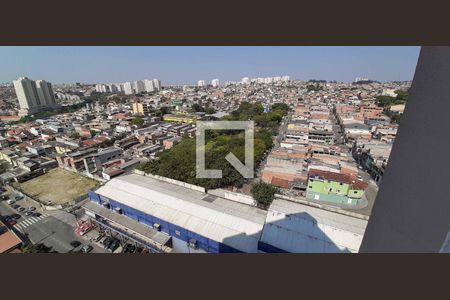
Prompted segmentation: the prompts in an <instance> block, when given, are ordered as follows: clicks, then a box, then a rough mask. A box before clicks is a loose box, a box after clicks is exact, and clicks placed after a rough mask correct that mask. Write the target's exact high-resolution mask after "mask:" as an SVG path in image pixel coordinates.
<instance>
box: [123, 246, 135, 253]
mask: <svg viewBox="0 0 450 300" xmlns="http://www.w3.org/2000/svg"><path fill="white" fill-rule="evenodd" d="M135 250H136V246H135V245H132V244H126V245H125V247H123V251H122V253H133V252H134V251H135Z"/></svg>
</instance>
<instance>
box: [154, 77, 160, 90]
mask: <svg viewBox="0 0 450 300" xmlns="http://www.w3.org/2000/svg"><path fill="white" fill-rule="evenodd" d="M153 86H154V87H155V90H157V91H160V90H161V80H159V79H153Z"/></svg>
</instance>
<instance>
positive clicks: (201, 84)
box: [197, 80, 206, 87]
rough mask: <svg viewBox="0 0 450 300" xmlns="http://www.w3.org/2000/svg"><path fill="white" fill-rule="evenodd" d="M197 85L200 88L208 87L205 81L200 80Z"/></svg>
mask: <svg viewBox="0 0 450 300" xmlns="http://www.w3.org/2000/svg"><path fill="white" fill-rule="evenodd" d="M197 85H198V86H199V87H206V82H205V81H204V80H199V81H198V82H197Z"/></svg>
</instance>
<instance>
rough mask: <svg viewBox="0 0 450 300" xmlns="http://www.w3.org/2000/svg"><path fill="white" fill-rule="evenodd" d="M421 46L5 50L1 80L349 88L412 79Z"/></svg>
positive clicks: (0, 54)
mask: <svg viewBox="0 0 450 300" xmlns="http://www.w3.org/2000/svg"><path fill="white" fill-rule="evenodd" d="M418 54H419V47H404V46H403V47H392V46H386V47H385V46H382V47H381V46H380V47H341V46H340V47H234V46H233V47H231V46H227V47H0V69H1V70H2V73H1V74H0V82H12V81H13V80H15V79H17V78H18V77H21V76H28V77H30V78H43V79H45V80H48V81H50V82H53V83H56V84H58V83H73V82H84V83H95V82H105V83H107V82H123V81H133V80H139V79H142V78H159V79H161V81H162V82H163V83H164V85H184V84H186V85H195V84H196V83H197V81H198V80H200V79H204V80H206V81H209V80H211V79H213V78H219V79H220V80H221V82H225V81H239V80H240V79H241V78H242V77H265V76H274V74H286V75H289V76H290V78H291V79H295V80H296V79H299V80H308V79H323V80H337V81H343V82H351V81H353V80H354V79H355V77H360V76H363V77H367V78H370V79H373V80H378V81H382V82H385V81H397V80H398V81H404V80H411V79H412V76H413V73H414V69H415V65H416V63H417V58H418Z"/></svg>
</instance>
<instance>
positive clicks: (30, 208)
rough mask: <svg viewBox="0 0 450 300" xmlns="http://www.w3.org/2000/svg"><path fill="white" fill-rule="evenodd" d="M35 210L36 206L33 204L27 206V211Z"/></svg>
mask: <svg viewBox="0 0 450 300" xmlns="http://www.w3.org/2000/svg"><path fill="white" fill-rule="evenodd" d="M35 210H36V207H34V206H31V207H29V208H28V211H35Z"/></svg>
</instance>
